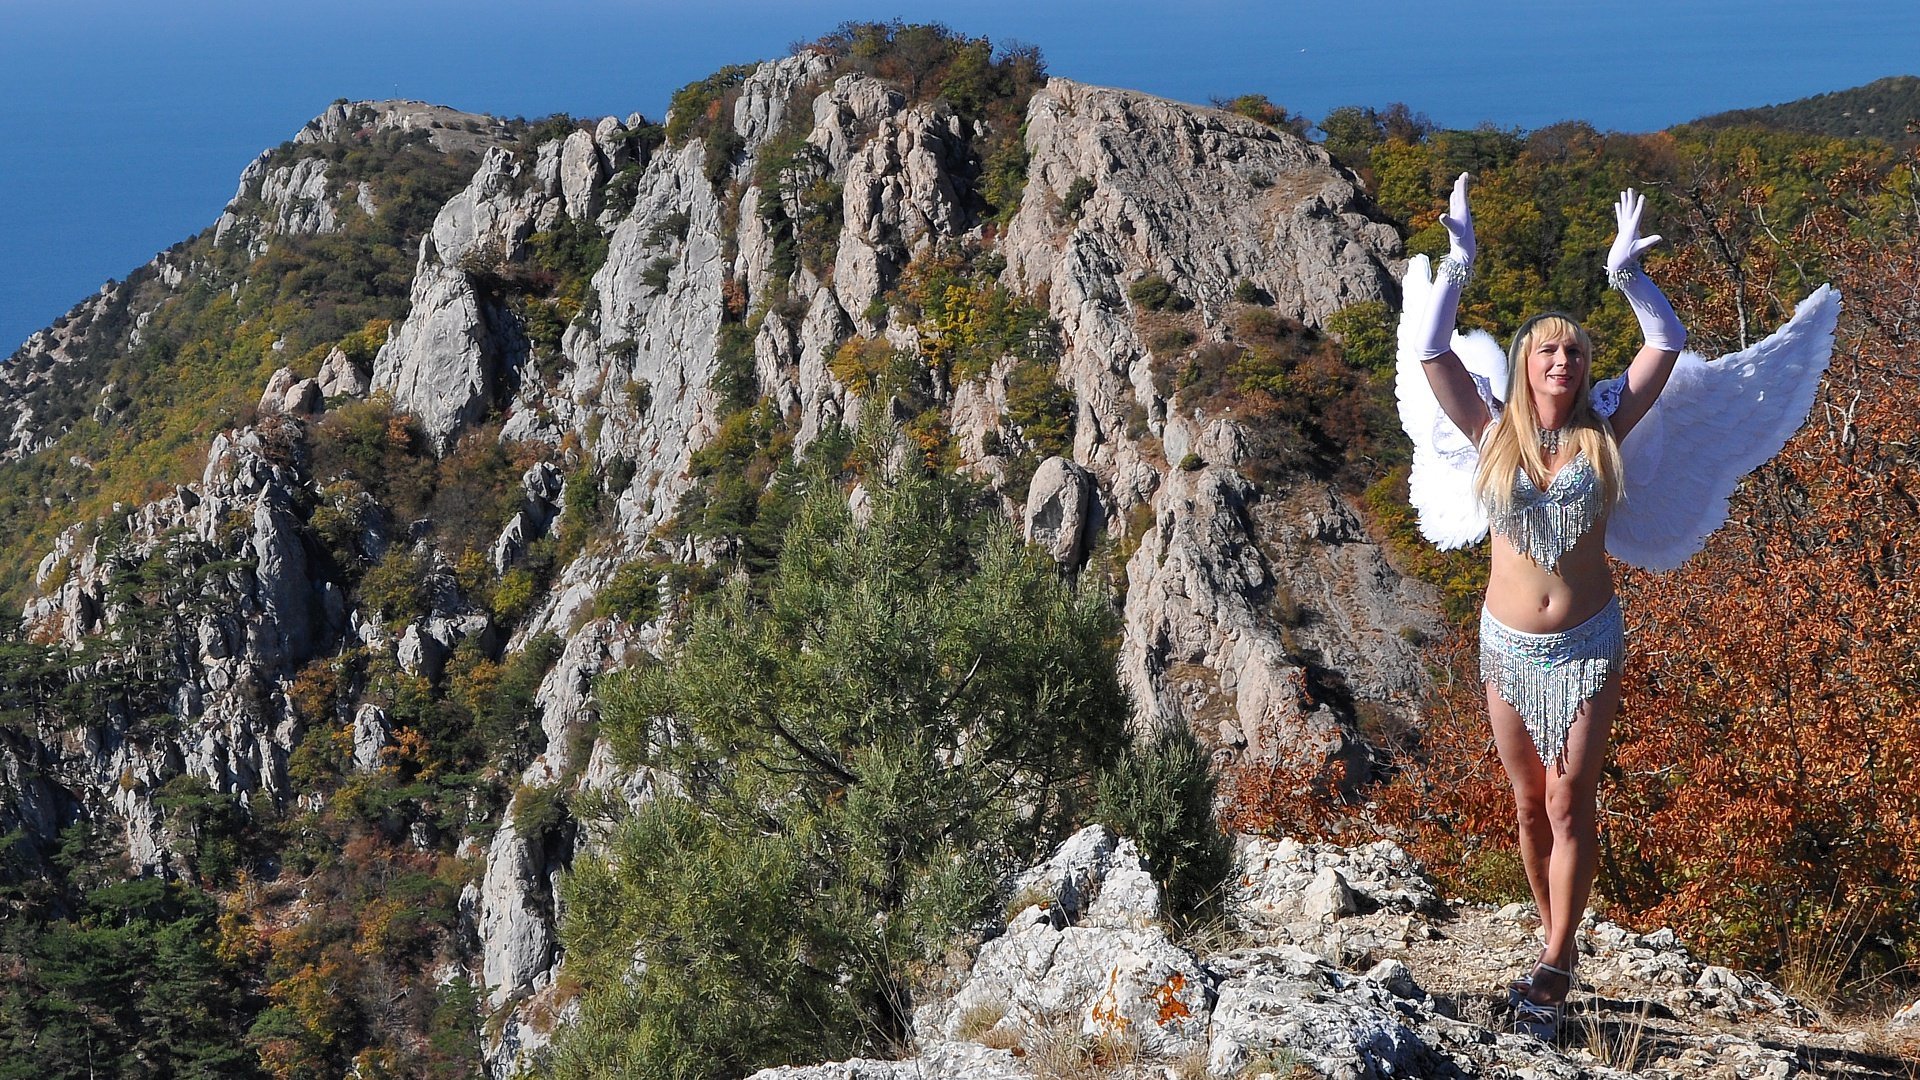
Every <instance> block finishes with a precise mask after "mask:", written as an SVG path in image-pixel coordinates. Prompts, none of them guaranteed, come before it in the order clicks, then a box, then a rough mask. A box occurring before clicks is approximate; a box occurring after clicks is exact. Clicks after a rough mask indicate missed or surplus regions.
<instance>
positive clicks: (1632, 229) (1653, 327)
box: [1607, 188, 1687, 352]
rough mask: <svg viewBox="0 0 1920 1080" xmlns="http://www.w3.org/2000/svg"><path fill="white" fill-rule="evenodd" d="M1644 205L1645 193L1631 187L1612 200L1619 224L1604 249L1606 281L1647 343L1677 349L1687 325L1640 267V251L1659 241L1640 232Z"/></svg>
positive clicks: (1682, 342)
mask: <svg viewBox="0 0 1920 1080" xmlns="http://www.w3.org/2000/svg"><path fill="white" fill-rule="evenodd" d="M1646 209H1647V199H1646V196H1644V195H1641V194H1638V193H1637V192H1635V191H1634V190H1633V189H1632V188H1628V189H1627V190H1625V191H1623V192H1621V193H1620V198H1619V201H1617V202H1615V203H1614V204H1613V217H1614V220H1615V221H1616V222H1617V223H1618V224H1619V231H1618V232H1617V233H1615V234H1614V238H1613V246H1612V247H1611V248H1609V249H1607V282H1608V284H1611V285H1612V286H1613V287H1614V288H1616V289H1619V290H1620V294H1621V295H1622V296H1625V297H1626V298H1627V304H1628V306H1630V307H1632V308H1633V315H1634V318H1636V319H1639V320H1640V333H1641V335H1642V336H1644V337H1645V338H1646V340H1647V344H1648V345H1651V346H1653V347H1654V348H1656V349H1663V350H1665V351H1667V352H1679V351H1680V349H1681V347H1682V346H1684V345H1685V344H1686V343H1687V328H1686V327H1684V326H1682V325H1680V316H1678V315H1675V314H1674V313H1673V305H1672V304H1669V303H1667V298H1666V296H1665V295H1664V294H1662V293H1661V292H1660V286H1658V285H1655V284H1654V283H1653V279H1651V278H1649V277H1647V275H1646V272H1645V271H1643V270H1641V269H1640V253H1641V252H1643V251H1645V250H1647V249H1648V248H1650V247H1652V246H1653V245H1655V244H1657V243H1659V242H1660V237H1659V236H1658V235H1654V236H1649V237H1645V238H1642V237H1641V236H1640V215H1641V214H1643V213H1645V211H1646Z"/></svg>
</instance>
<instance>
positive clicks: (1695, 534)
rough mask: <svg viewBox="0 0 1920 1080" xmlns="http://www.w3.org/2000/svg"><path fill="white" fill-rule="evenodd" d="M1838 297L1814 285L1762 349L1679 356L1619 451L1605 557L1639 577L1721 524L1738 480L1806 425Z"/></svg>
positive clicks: (1673, 563) (1685, 555)
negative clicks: (1622, 468) (1617, 491)
mask: <svg viewBox="0 0 1920 1080" xmlns="http://www.w3.org/2000/svg"><path fill="white" fill-rule="evenodd" d="M1839 318H1840V294H1839V293H1837V292H1835V291H1834V289H1833V286H1831V285H1822V286H1820V287H1819V288H1818V289H1816V290H1814V292H1813V295H1811V296H1809V297H1807V298H1806V299H1805V300H1802V301H1800V306H1799V307H1798V308H1796V309H1795V310H1794V313H1793V318H1791V319H1789V320H1787V324H1786V325H1785V326H1782V327H1781V328H1780V329H1778V330H1776V331H1774V332H1773V334H1772V335H1771V336H1769V337H1768V338H1767V339H1766V340H1764V341H1761V342H1759V343H1757V344H1755V345H1751V346H1749V347H1747V348H1745V349H1742V350H1740V351H1739V352H1737V353H1733V354H1732V355H1730V356H1723V357H1721V358H1720V359H1718V360H1715V361H1712V362H1708V361H1707V360H1704V359H1702V358H1701V357H1700V356H1698V355H1696V354H1694V353H1690V352H1685V353H1681V354H1680V359H1679V361H1678V362H1677V363H1675V364H1674V366H1673V375H1672V376H1671V377H1669V378H1668V379H1667V386H1666V389H1664V390H1662V391H1661V392H1660V397H1659V399H1658V400H1656V401H1655V402H1654V405H1653V408H1652V409H1651V410H1649V411H1648V412H1647V415H1646V416H1644V417H1642V418H1641V420H1640V423H1638V424H1636V425H1635V426H1634V428H1633V430H1632V431H1631V432H1629V433H1628V434H1627V437H1626V438H1625V439H1623V440H1622V441H1621V443H1620V457H1621V460H1622V461H1623V463H1624V464H1625V465H1626V468H1627V483H1626V498H1625V500H1623V501H1622V502H1621V503H1620V504H1619V505H1618V506H1616V507H1615V508H1614V510H1613V515H1612V517H1611V518H1610V519H1609V520H1608V522H1607V552H1608V553H1609V554H1611V555H1612V556H1613V557H1614V558H1616V559H1619V560H1620V561H1621V562H1625V563H1629V564H1631V565H1634V566H1638V567H1640V568H1642V569H1644V570H1672V569H1674V568H1676V567H1678V566H1679V565H1680V564H1681V563H1684V562H1686V561H1687V560H1688V559H1689V558H1692V557H1693V555H1694V553H1695V552H1697V551H1699V550H1700V549H1701V547H1703V546H1704V545H1705V544H1706V542H1707V537H1708V536H1709V535H1710V534H1712V532H1713V531H1714V530H1715V529H1718V528H1719V527H1720V526H1721V525H1722V524H1724V523H1725V522H1726V520H1727V499H1728V497H1729V496H1731V495H1732V494H1733V489H1734V486H1735V485H1736V484H1738V483H1739V482H1740V478H1741V477H1743V476H1745V475H1747V474H1748V473H1750V472H1752V471H1753V470H1754V469H1757V468H1759V467H1760V466H1761V465H1762V464H1763V463H1765V462H1766V461H1767V460H1768V459H1769V458H1771V457H1773V456H1774V455H1775V454H1778V453H1779V452H1780V448H1781V447H1783V446H1785V445H1786V444H1787V440H1788V439H1790V438H1792V437H1793V433H1794V432H1796V431H1798V430H1800V425H1801V424H1803V423H1805V422H1806V419H1807V413H1808V411H1809V410H1811V409H1812V408H1813V395H1814V392H1815V391H1817V390H1818V389H1819V387H1820V376H1821V374H1822V373H1824V372H1825V371H1826V370H1827V361H1829V360H1830V359H1832V357H1833V330H1834V325H1835V324H1836V323H1837V322H1838V320H1839Z"/></svg>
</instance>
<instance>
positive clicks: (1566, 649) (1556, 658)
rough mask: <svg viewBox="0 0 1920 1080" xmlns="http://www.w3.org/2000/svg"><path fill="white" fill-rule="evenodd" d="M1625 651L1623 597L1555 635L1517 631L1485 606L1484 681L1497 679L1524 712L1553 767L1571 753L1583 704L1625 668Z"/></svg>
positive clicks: (1482, 630)
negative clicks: (1571, 731)
mask: <svg viewBox="0 0 1920 1080" xmlns="http://www.w3.org/2000/svg"><path fill="white" fill-rule="evenodd" d="M1625 655H1626V625H1625V623H1624V622H1622V621H1621V618H1620V599H1619V598H1618V597H1613V598H1610V599H1608V601H1607V606H1606V607H1603V608H1601V609H1600V611H1599V613H1598V614H1596V615H1594V616H1593V618H1591V619H1588V620H1587V621H1586V622H1583V623H1581V624H1580V625H1578V626H1575V627H1571V628H1569V629H1566V630H1562V631H1560V632H1558V633H1554V634H1529V633H1527V632H1525V631H1523V630H1515V629H1513V628H1512V627H1510V626H1507V625H1505V624H1504V623H1502V622H1501V621H1500V620H1498V619H1496V618H1494V617H1493V616H1492V614H1490V613H1489V612H1488V611H1487V609H1486V608H1484V607H1483V608H1481V609H1480V681H1481V682H1486V683H1492V684H1493V685H1494V687H1495V689H1496V690H1497V691H1498V692H1499V694H1500V699H1501V700H1502V701H1505V702H1506V703H1507V704H1509V705H1511V706H1513V708H1514V711H1516V712H1518V713H1519V714H1520V719H1521V720H1522V721H1523V722H1525V724H1526V725H1527V734H1528V735H1530V736H1532V737H1533V748H1534V750H1535V751H1536V752H1538V753H1539V755H1540V761H1541V763H1542V764H1544V765H1547V766H1549V767H1551V766H1552V765H1554V764H1556V763H1558V762H1559V761H1560V759H1561V757H1562V756H1564V755H1565V754H1566V750H1567V732H1568V730H1569V729H1571V728H1572V727H1573V720H1574V717H1575V716H1576V715H1577V714H1578V713H1579V711H1580V706H1581V704H1583V703H1584V702H1585V701H1586V700H1587V699H1588V698H1590V697H1592V696H1593V695H1595V694H1597V693H1599V692H1600V688H1601V687H1603V686H1605V685H1606V684H1607V679H1608V678H1610V677H1611V676H1613V675H1614V674H1615V673H1616V672H1618V671H1619V670H1620V668H1621V666H1622V664H1623V663H1624V661H1625Z"/></svg>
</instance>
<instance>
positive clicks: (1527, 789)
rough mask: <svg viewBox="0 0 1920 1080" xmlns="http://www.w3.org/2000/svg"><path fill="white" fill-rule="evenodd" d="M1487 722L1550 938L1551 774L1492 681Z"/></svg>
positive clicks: (1543, 925) (1522, 859)
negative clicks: (1511, 793) (1504, 772)
mask: <svg viewBox="0 0 1920 1080" xmlns="http://www.w3.org/2000/svg"><path fill="white" fill-rule="evenodd" d="M1487 718H1488V720H1489V721H1490V722H1491V723H1492V725H1493V742H1494V745H1495V746H1496V747H1498V748H1499V750H1500V764H1501V765H1502V766H1504V767H1505V768H1506V770H1507V781H1508V782H1509V783H1511V784H1512V785H1513V810H1514V817H1515V819H1516V820H1517V822H1518V824H1519V827H1520V865H1521V866H1523V867H1524V868H1525V869H1526V871H1527V887H1528V888H1530V889H1532V890H1533V903H1534V908H1535V909H1536V910H1538V911H1539V912H1540V924H1541V928H1542V931H1543V932H1544V933H1546V934H1547V936H1548V937H1549V939H1550V938H1551V937H1552V930H1553V925H1552V922H1551V920H1552V919H1553V903H1552V899H1551V896H1552V893H1551V887H1550V885H1549V880H1550V876H1549V872H1548V865H1549V861H1550V860H1551V859H1552V857H1553V826H1552V825H1551V823H1549V822H1548V820H1547V770H1546V767H1545V766H1543V765H1542V764H1540V753H1539V751H1537V750H1535V749H1534V746H1533V736H1531V735H1529V734H1527V725H1526V724H1525V722H1523V721H1522V720H1521V719H1520V714H1519V713H1518V712H1516V711H1514V708H1513V706H1511V705H1509V704H1507V703H1506V702H1505V701H1504V700H1502V699H1501V697H1500V692H1499V690H1498V689H1496V688H1495V686H1494V684H1493V683H1491V682H1489V683H1488V684H1487Z"/></svg>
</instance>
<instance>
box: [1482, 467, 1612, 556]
mask: <svg viewBox="0 0 1920 1080" xmlns="http://www.w3.org/2000/svg"><path fill="white" fill-rule="evenodd" d="M1605 515H1606V500H1605V497H1604V495H1603V494H1602V492H1601V490H1600V475H1599V474H1598V473H1596V472H1594V470H1593V465H1592V463H1591V462H1589V461H1587V455H1586V454H1585V453H1584V452H1582V453H1578V454H1575V455H1574V456H1573V460H1572V461H1569V462H1567V463H1566V465H1564V466H1562V467H1561V469H1560V471H1559V472H1558V473H1555V474H1554V477H1553V479H1552V480H1549V481H1547V487H1546V490H1545V491H1542V490H1541V489H1540V488H1538V487H1536V486H1535V485H1534V482H1533V478H1532V477H1530V476H1528V475H1527V470H1526V469H1524V468H1520V469H1515V470H1514V475H1513V497H1512V499H1511V500H1510V501H1509V502H1508V504H1507V508H1506V510H1504V511H1501V510H1499V509H1497V508H1495V507H1492V506H1489V507H1487V525H1488V527H1489V528H1491V529H1492V530H1493V531H1494V532H1496V533H1499V534H1500V535H1501V536H1504V537H1506V538H1507V541H1508V542H1509V543H1511V544H1513V546H1514V547H1516V548H1518V549H1519V550H1520V552H1521V553H1522V554H1524V555H1526V557H1527V558H1529V559H1532V560H1533V561H1534V562H1535V563H1537V564H1538V565H1539V566H1540V568H1541V569H1543V570H1546V571H1549V572H1551V573H1559V572H1560V557H1561V556H1562V555H1565V554H1566V553H1567V552H1569V551H1572V550H1573V548H1574V545H1576V544H1578V543H1579V542H1580V538H1581V537H1583V536H1585V535H1587V530H1588V529H1591V528H1593V526H1594V525H1595V524H1596V523H1597V522H1599V520H1600V519H1601V518H1602V517H1604V516H1605Z"/></svg>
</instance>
